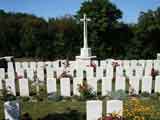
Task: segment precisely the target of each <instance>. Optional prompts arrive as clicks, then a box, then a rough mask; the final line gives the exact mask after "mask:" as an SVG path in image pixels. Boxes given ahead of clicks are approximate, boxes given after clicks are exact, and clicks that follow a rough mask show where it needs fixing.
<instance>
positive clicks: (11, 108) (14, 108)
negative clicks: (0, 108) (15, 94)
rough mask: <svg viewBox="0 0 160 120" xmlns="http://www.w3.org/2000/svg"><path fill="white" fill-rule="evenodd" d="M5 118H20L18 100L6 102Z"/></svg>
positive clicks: (9, 119)
mask: <svg viewBox="0 0 160 120" xmlns="http://www.w3.org/2000/svg"><path fill="white" fill-rule="evenodd" d="M4 114H5V120H20V105H19V103H18V102H17V101H7V102H5V103H4Z"/></svg>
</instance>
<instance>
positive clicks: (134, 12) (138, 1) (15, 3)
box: [0, 0, 160, 23]
mask: <svg viewBox="0 0 160 120" xmlns="http://www.w3.org/2000/svg"><path fill="white" fill-rule="evenodd" d="M84 1H85V0H0V9H4V10H5V11H7V12H23V13H30V14H34V15H36V16H39V17H43V18H45V19H48V18H51V17H60V16H63V15H66V14H71V15H74V14H75V13H76V11H77V10H79V8H80V6H81V3H82V2H84ZM110 1H111V2H112V3H114V4H115V5H116V6H117V7H118V8H119V9H120V10H121V11H122V12H123V18H122V21H124V22H126V23H136V22H137V18H138V16H139V13H140V11H147V10H148V9H152V10H155V9H156V8H157V7H158V6H160V0H110Z"/></svg>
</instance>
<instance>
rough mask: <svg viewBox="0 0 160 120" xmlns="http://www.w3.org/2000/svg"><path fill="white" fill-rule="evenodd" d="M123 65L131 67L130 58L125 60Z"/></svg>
mask: <svg viewBox="0 0 160 120" xmlns="http://www.w3.org/2000/svg"><path fill="white" fill-rule="evenodd" d="M123 67H124V68H125V67H127V68H128V67H130V61H129V60H123Z"/></svg>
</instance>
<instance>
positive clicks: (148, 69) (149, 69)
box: [145, 66, 152, 76]
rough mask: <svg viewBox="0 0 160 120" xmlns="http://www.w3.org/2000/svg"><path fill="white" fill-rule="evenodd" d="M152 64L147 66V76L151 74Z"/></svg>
mask: <svg viewBox="0 0 160 120" xmlns="http://www.w3.org/2000/svg"><path fill="white" fill-rule="evenodd" d="M151 71H152V66H146V67H145V76H149V75H151Z"/></svg>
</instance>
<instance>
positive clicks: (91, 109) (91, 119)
mask: <svg viewBox="0 0 160 120" xmlns="http://www.w3.org/2000/svg"><path fill="white" fill-rule="evenodd" d="M86 104H87V105H86V110H87V120H98V119H100V118H102V113H103V103H102V101H100V100H91V101H87V102H86ZM112 113H116V114H117V115H119V116H121V117H122V116H123V102H122V101H120V100H109V101H107V104H106V115H107V116H108V115H109V114H112Z"/></svg>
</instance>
